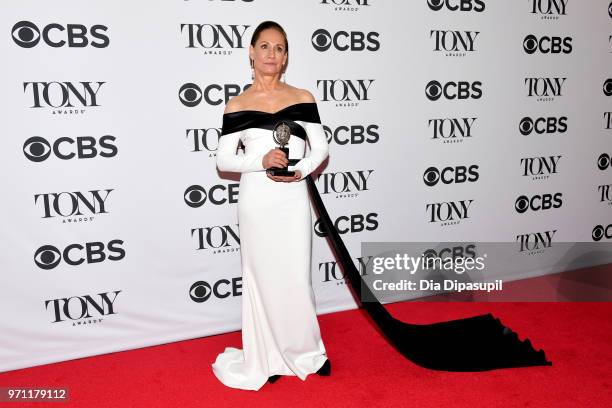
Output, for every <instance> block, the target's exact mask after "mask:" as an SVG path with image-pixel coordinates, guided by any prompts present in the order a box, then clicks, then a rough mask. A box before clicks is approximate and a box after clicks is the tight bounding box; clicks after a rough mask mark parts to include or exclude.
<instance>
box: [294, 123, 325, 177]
mask: <svg viewBox="0 0 612 408" xmlns="http://www.w3.org/2000/svg"><path fill="white" fill-rule="evenodd" d="M303 123H304V127H305V129H306V134H307V136H308V142H309V144H310V153H309V155H308V156H306V157H304V158H303V159H301V160H300V161H299V162H297V164H296V165H295V166H294V168H293V170H299V171H300V172H301V173H302V177H301V179H303V178H304V177H306V176H307V175H309V174H310V173H312V172H313V171H314V170H315V169H316V168H317V167H319V166H320V165H321V163H323V160H325V158H326V157H327V156H328V155H329V144H328V143H327V138H326V137H325V131H324V130H323V125H321V123H313V122H303ZM301 179H300V180H301Z"/></svg>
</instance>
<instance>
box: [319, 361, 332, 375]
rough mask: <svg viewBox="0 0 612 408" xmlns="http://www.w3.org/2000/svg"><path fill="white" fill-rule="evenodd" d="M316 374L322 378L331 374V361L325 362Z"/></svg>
mask: <svg viewBox="0 0 612 408" xmlns="http://www.w3.org/2000/svg"><path fill="white" fill-rule="evenodd" d="M317 374H318V375H321V376H324V377H327V376H328V375H330V374H331V361H329V358H328V359H327V360H325V363H323V365H322V366H321V368H319V369H318V370H317Z"/></svg>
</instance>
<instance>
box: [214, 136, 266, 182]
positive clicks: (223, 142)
mask: <svg viewBox="0 0 612 408" xmlns="http://www.w3.org/2000/svg"><path fill="white" fill-rule="evenodd" d="M241 133H242V131H236V132H233V133H227V134H224V135H223V136H221V138H220V139H219V146H218V147H217V168H218V169H219V170H220V171H232V172H237V173H246V172H250V171H262V170H265V168H264V167H263V163H262V160H263V157H264V155H263V154H253V153H246V154H236V149H237V148H238V142H239V141H240V134H241Z"/></svg>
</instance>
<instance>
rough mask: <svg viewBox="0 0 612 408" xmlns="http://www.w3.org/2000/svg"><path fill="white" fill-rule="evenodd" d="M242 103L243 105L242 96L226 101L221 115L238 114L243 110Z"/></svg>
mask: <svg viewBox="0 0 612 408" xmlns="http://www.w3.org/2000/svg"><path fill="white" fill-rule="evenodd" d="M244 103H245V101H244V96H243V95H242V94H240V95H236V96H234V97H233V98H232V99H230V100H229V101H227V104H225V110H224V111H223V113H224V114H225V113H232V112H238V111H239V110H242V109H243V108H242V106H243V105H244Z"/></svg>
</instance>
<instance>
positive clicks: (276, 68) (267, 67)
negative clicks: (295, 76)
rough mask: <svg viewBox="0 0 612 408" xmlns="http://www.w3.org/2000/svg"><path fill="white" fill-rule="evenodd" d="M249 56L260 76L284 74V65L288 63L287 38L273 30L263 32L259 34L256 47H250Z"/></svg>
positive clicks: (268, 29)
mask: <svg viewBox="0 0 612 408" xmlns="http://www.w3.org/2000/svg"><path fill="white" fill-rule="evenodd" d="M249 56H250V58H251V59H252V60H253V64H254V67H255V71H256V72H257V73H258V74H261V75H275V74H280V73H282V69H283V65H285V63H286V62H287V50H286V49H285V37H283V35H282V34H281V33H280V32H278V31H277V30H275V29H273V28H267V29H265V30H263V31H262V32H261V33H259V38H258V39H257V42H256V43H255V46H252V45H251V46H249Z"/></svg>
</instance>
